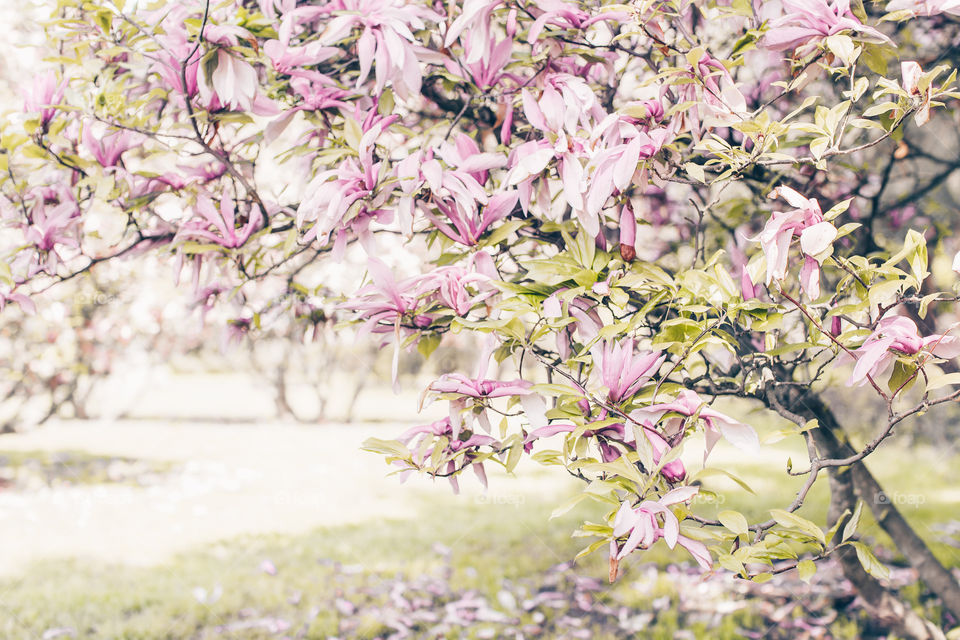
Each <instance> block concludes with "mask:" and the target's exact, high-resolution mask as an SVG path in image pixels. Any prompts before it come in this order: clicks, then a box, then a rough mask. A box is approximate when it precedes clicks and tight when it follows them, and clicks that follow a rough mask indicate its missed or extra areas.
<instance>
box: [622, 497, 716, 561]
mask: <svg viewBox="0 0 960 640" xmlns="http://www.w3.org/2000/svg"><path fill="white" fill-rule="evenodd" d="M698 491H699V488H698V487H677V488H676V489H673V490H672V491H670V492H668V493H667V494H665V495H664V496H663V497H661V498H660V499H659V500H657V501H652V500H644V501H643V502H641V503H640V504H639V505H637V506H636V507H633V506H631V505H630V503H628V502H624V503H622V504H621V505H620V509H619V510H618V511H617V515H616V517H615V518H614V520H613V537H614V539H613V540H611V542H610V560H611V572H610V577H611V579H615V578H616V566H617V563H618V562H619V561H620V560H622V559H623V558H625V557H626V556H627V555H629V554H630V553H631V552H632V551H633V550H634V549H638V548H640V549H649V548H650V546H651V545H653V543H654V542H656V541H657V540H659V539H660V538H663V540H664V542H666V543H667V546H668V547H669V548H671V549H673V548H674V547H676V546H677V545H678V544H679V545H680V546H681V547H683V548H684V549H686V550H687V551H689V552H690V555H692V556H693V559H694V560H696V561H697V564H699V565H700V566H701V567H703V568H704V569H709V568H710V567H711V566H713V563H712V561H711V559H710V553H709V552H708V551H707V547H706V546H705V545H704V544H703V543H702V542H698V541H696V540H691V539H690V538H687V537H686V536H682V535H680V521H679V520H677V516H675V515H674V514H673V512H672V511H671V510H670V509H669V507H670V506H671V505H674V504H680V503H683V502H689V501H690V499H691V498H693V496H695V495H696V494H697V492H698ZM623 536H627V539H626V541H625V542H624V543H623V545H622V546H621V545H620V544H619V543H618V542H617V539H618V538H622V537H623Z"/></svg>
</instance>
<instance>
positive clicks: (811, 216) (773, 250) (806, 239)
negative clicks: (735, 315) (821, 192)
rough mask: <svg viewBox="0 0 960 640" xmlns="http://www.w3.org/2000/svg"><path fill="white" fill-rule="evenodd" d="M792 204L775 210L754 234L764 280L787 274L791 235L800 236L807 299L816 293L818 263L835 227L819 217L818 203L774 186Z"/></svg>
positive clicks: (802, 274)
mask: <svg viewBox="0 0 960 640" xmlns="http://www.w3.org/2000/svg"><path fill="white" fill-rule="evenodd" d="M774 195H778V196H780V197H782V198H783V199H784V200H786V201H787V202H788V203H789V204H790V205H792V206H794V207H796V208H795V209H794V210H793V211H786V212H783V211H775V212H774V213H773V215H772V216H771V217H770V220H768V221H767V224H766V225H765V226H764V227H763V231H762V232H761V233H760V235H759V236H758V238H759V240H760V246H761V247H762V249H763V253H764V255H765V256H766V258H767V280H766V284H767V285H769V284H770V283H771V282H772V281H773V280H777V281H780V280H783V279H784V278H786V277H787V259H788V257H789V252H790V244H791V243H792V242H793V238H794V236H800V250H801V252H802V253H803V255H804V264H803V269H802V270H801V274H800V287H801V288H802V289H803V291H804V292H806V294H807V295H808V296H810V298H817V297H819V296H820V264H821V261H822V260H823V256H822V254H823V253H824V252H826V251H827V250H828V249H829V248H830V247H831V245H832V244H833V241H834V240H835V239H836V237H837V229H836V227H834V226H833V224H832V223H830V222H827V221H825V220H824V219H823V213H821V211H820V203H819V202H817V201H816V200H815V199H813V198H805V197H803V196H802V195H800V194H799V193H797V192H796V191H794V190H793V189H791V188H790V187H778V188H777V189H776V190H775V191H774Z"/></svg>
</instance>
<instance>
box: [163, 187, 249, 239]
mask: <svg viewBox="0 0 960 640" xmlns="http://www.w3.org/2000/svg"><path fill="white" fill-rule="evenodd" d="M195 210H196V212H197V213H198V214H199V218H193V219H191V220H188V221H187V222H185V223H184V224H183V225H181V227H180V229H179V231H177V237H178V238H181V239H190V240H199V241H201V242H202V241H206V242H212V243H214V244H218V245H220V246H222V247H226V248H228V249H237V248H239V247H242V246H243V245H244V244H246V242H247V240H248V239H249V238H250V236H251V235H252V234H253V232H254V231H256V230H257V229H258V228H259V227H260V224H261V222H262V220H263V218H262V216H261V215H260V213H259V212H255V211H250V212H249V213H248V217H247V221H246V222H245V223H244V224H243V226H242V227H241V228H240V229H239V233H238V229H237V228H236V222H237V220H236V206H235V205H234V202H233V198H230V197H229V196H226V195H224V196H223V198H222V199H221V200H220V209H219V210H217V208H216V206H214V204H213V201H211V200H210V198H209V197H208V196H206V195H203V194H201V195H199V196H197V204H196V208H195ZM210 227H213V231H211V230H210Z"/></svg>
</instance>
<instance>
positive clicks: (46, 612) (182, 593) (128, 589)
mask: <svg viewBox="0 0 960 640" xmlns="http://www.w3.org/2000/svg"><path fill="white" fill-rule="evenodd" d="M5 455H6V454H5ZM901 458H902V456H901V455H899V454H898V453H897V452H896V451H895V450H892V449H889V448H888V449H886V450H881V451H880V452H879V453H878V454H877V455H876V456H874V457H872V458H871V465H870V466H871V468H872V469H873V470H874V471H875V472H876V473H877V475H878V476H879V477H880V478H881V479H882V480H883V481H884V482H885V484H886V485H887V486H888V488H889V492H890V493H894V492H899V493H898V495H904V496H907V495H913V496H916V497H915V498H914V499H913V502H912V503H905V504H901V505H900V506H901V508H903V510H904V513H905V515H906V516H907V517H908V518H909V519H910V521H911V522H912V523H913V524H914V525H915V526H916V527H917V529H918V531H919V533H920V534H921V535H922V536H923V537H925V538H926V539H928V540H931V539H932V538H933V537H934V533H933V531H932V530H931V529H930V528H929V527H930V526H932V525H933V524H934V523H937V522H944V521H948V520H950V519H952V518H953V517H956V514H957V511H956V503H955V497H954V494H953V493H952V490H953V488H954V487H958V486H960V482H958V481H960V466H958V465H956V464H955V463H956V458H950V459H949V460H940V458H939V453H938V452H937V451H936V450H932V449H930V450H919V451H914V452H911V453H910V460H911V463H910V464H905V463H903V462H902V459H901ZM920 470H922V472H921V471H920ZM738 473H739V474H740V475H741V476H742V477H743V478H744V479H745V480H747V481H748V482H750V483H752V484H755V485H757V486H761V485H762V486H763V487H764V490H763V491H759V492H758V493H760V494H761V495H760V496H750V495H749V494H747V493H745V492H739V491H738V492H731V493H729V494H728V495H727V501H726V502H724V503H723V504H722V505H719V506H720V508H725V509H737V510H740V511H742V512H744V513H745V514H747V515H748V517H750V518H752V519H760V518H765V517H766V516H767V513H766V510H767V509H769V508H771V507H782V506H783V505H784V504H788V503H789V501H790V500H791V499H792V496H793V492H795V490H796V487H797V485H798V484H799V482H801V481H802V479H797V478H787V477H786V476H785V474H783V473H782V471H780V472H779V473H776V472H774V471H773V470H772V469H771V468H770V466H769V465H764V464H756V463H753V464H752V463H743V464H740V465H738ZM920 480H922V482H923V488H922V489H919V490H918V489H911V487H914V486H915V485H916V484H917V483H918V481H920ZM764 483H766V484H764ZM824 484H825V482H824ZM911 490H913V491H914V493H913V494H910V493H909V492H910V491H911ZM827 498H828V496H827V493H826V490H825V487H821V488H817V489H815V490H814V491H813V492H812V493H811V496H810V499H809V504H808V505H807V506H805V507H804V514H805V515H806V516H807V517H810V518H813V519H816V520H818V521H821V520H822V518H823V514H824V513H825V510H826V501H827ZM555 506H556V505H555V504H554V503H553V502H547V501H544V500H541V499H537V498H533V497H530V496H527V497H526V498H525V500H524V501H523V502H522V503H521V504H489V503H488V504H478V503H477V501H475V500H472V499H470V498H466V497H462V498H457V497H454V496H449V497H445V498H443V499H439V500H434V501H431V502H429V503H427V502H423V503H422V504H420V505H419V507H418V509H417V513H416V514H415V517H412V518H411V519H409V520H393V521H391V520H384V521H375V522H371V523H368V524H364V525H354V526H338V527H331V528H324V529H318V530H316V531H313V532H311V533H308V534H304V535H297V536H289V535H260V536H248V537H241V538H237V539H233V540H228V541H224V542H222V543H220V544H216V545H212V546H209V547H207V548H204V549H200V550H196V551H194V552H191V553H187V554H184V555H181V556H178V557H177V558H175V559H173V560H172V561H170V562H168V563H166V564H164V565H162V566H159V567H152V568H132V567H128V566H104V565H100V564H97V563H92V562H78V561H56V562H54V561H48V562H44V563H38V564H35V565H33V566H31V567H30V568H29V570H28V571H26V572H25V573H24V574H23V575H21V576H19V577H17V578H15V579H5V580H2V581H0V637H2V638H4V639H10V640H19V639H21V638H23V639H27V638H29V639H31V640H33V639H34V638H41V637H42V635H43V633H44V632H45V631H46V630H49V629H54V628H70V629H73V630H74V631H75V633H76V635H75V636H74V637H76V638H89V639H98V640H99V639H104V638H111V639H112V638H123V639H131V640H133V639H140V638H143V639H147V638H150V639H153V638H177V639H179V638H197V639H204V638H215V637H216V638H220V637H229V638H242V639H244V640H246V639H255V638H268V637H269V638H276V637H302V638H325V637H328V636H331V635H340V624H341V622H342V616H341V615H340V614H339V613H337V611H336V610H335V609H334V608H333V606H332V603H333V601H334V600H335V599H336V598H337V597H340V596H341V595H342V596H345V597H348V598H349V599H350V600H351V601H352V602H353V603H354V604H356V605H357V606H358V607H359V608H360V609H361V610H365V609H366V610H370V611H371V612H372V613H371V614H370V615H369V616H368V617H367V618H366V619H363V620H362V621H361V624H360V626H359V627H358V628H356V629H353V630H352V631H351V633H350V634H348V635H347V636H346V637H377V636H378V635H379V634H380V633H382V632H384V627H383V622H382V620H380V619H379V618H378V616H377V615H376V611H377V608H378V607H380V606H382V605H383V604H384V603H386V602H387V601H388V599H389V594H388V593H386V592H384V590H383V588H382V585H383V581H384V580H386V581H389V580H392V579H394V578H395V577H396V576H398V575H402V576H405V577H406V578H407V579H409V580H414V579H416V578H417V577H422V576H437V577H438V578H442V580H443V581H445V582H446V583H448V584H449V588H450V589H452V590H454V591H456V592H458V593H462V592H465V591H470V590H474V591H476V592H478V593H480V594H482V595H483V596H484V597H486V598H487V599H489V600H490V601H491V602H493V603H496V601H497V600H496V598H497V595H498V593H499V592H500V591H501V590H502V589H503V588H504V585H505V584H514V585H517V584H520V585H524V586H523V589H525V590H527V591H528V592H530V593H535V592H536V590H537V588H538V585H539V580H540V579H541V576H542V575H544V573H545V572H546V571H547V570H548V569H549V568H550V567H551V566H553V565H556V564H558V563H562V562H567V561H569V560H571V559H572V558H573V557H574V555H575V554H576V553H577V551H579V550H580V548H582V547H583V546H585V544H586V542H588V541H585V540H583V539H574V538H571V536H570V533H571V532H572V531H573V530H574V529H575V528H576V527H577V526H578V525H579V523H580V522H581V521H582V520H583V519H593V520H597V519H598V518H600V517H601V516H602V512H601V511H599V510H598V509H597V508H596V507H595V506H592V505H589V504H581V505H580V506H578V507H577V508H575V509H573V510H571V511H570V512H568V513H566V514H564V515H563V516H560V517H558V518H556V519H553V520H550V519H549V516H550V513H551V511H552V509H553V508H554V507H555ZM264 517H265V518H269V514H264ZM861 529H862V531H864V532H865V533H866V535H867V536H868V537H873V538H876V539H877V540H878V541H880V542H881V543H884V544H887V545H888V546H889V541H888V540H886V539H885V537H884V536H882V535H880V534H879V532H878V529H876V528H875V527H873V526H872V521H871V520H870V518H869V517H865V518H864V524H863V526H862V528H861ZM437 545H443V547H446V548H447V549H449V559H446V558H445V557H444V554H443V553H442V550H440V549H438V546H437ZM934 548H935V550H936V552H937V553H938V555H939V556H940V557H941V559H942V560H943V561H944V562H945V563H946V564H948V565H950V566H960V555H958V550H957V549H956V548H953V547H950V546H948V545H946V544H940V543H935V544H934ZM636 556H637V557H636V558H635V559H634V558H633V557H631V559H630V560H629V561H627V562H625V574H624V575H623V577H622V578H621V579H620V580H619V581H618V583H617V584H616V585H615V586H614V587H613V588H612V589H611V590H610V591H609V592H607V593H605V594H604V595H603V599H604V601H606V602H609V603H615V604H618V605H625V606H628V607H630V608H631V609H632V610H635V611H637V612H644V611H652V610H653V609H654V602H655V601H657V599H658V598H664V597H666V598H668V599H670V602H671V603H673V602H675V601H676V598H677V596H678V594H677V587H676V586H675V585H674V584H673V583H672V582H671V580H670V579H668V578H667V577H665V576H663V577H660V578H657V579H656V580H655V581H654V582H653V583H652V584H647V586H646V587H644V588H642V589H640V588H638V587H637V584H638V583H637V579H638V576H642V575H643V574H644V569H645V564H646V563H650V562H654V563H658V564H661V565H662V564H665V563H668V562H678V561H679V562H682V561H685V560H686V558H685V557H684V556H683V554H682V553H681V554H673V553H671V552H669V551H668V550H667V549H666V548H665V547H663V545H662V543H659V544H658V545H657V546H655V547H654V548H653V549H651V550H650V551H647V552H644V553H642V554H636ZM265 560H269V561H271V562H272V563H273V564H274V565H275V566H276V569H277V574H276V575H268V574H267V573H266V572H265V571H263V570H262V568H261V564H262V563H263V562H264V561H265ZM577 572H579V573H580V574H581V575H586V576H593V577H595V578H597V579H598V580H601V581H604V580H605V579H606V574H607V564H606V557H605V554H604V553H603V552H602V551H601V552H599V553H597V554H594V555H593V556H590V557H588V558H586V559H584V560H583V561H581V562H580V566H579V567H578V569H577ZM217 585H219V587H220V588H221V589H222V593H221V594H220V595H219V597H218V598H216V599H213V598H210V599H209V600H208V601H206V602H201V601H199V600H198V598H197V597H196V595H195V590H197V589H198V588H199V589H204V590H206V591H207V592H208V593H210V592H212V591H213V590H214V589H215V588H216V587H217ZM914 591H916V593H909V594H908V595H909V596H910V598H911V600H914V601H917V600H919V598H920V593H919V591H918V590H914ZM441 600H442V599H441ZM442 604H443V602H442V601H441V602H439V604H438V608H439V609H442ZM267 617H276V618H283V619H285V620H288V621H290V622H291V623H292V624H293V627H292V628H291V629H289V630H288V631H287V632H286V635H285V636H284V634H279V635H277V634H274V633H272V632H270V631H267V630H263V629H247V630H236V631H233V632H231V633H220V632H218V631H217V629H218V628H219V627H221V626H222V625H226V624H229V623H237V622H239V621H243V620H258V619H261V618H267ZM521 622H522V623H530V622H531V621H530V620H529V619H527V618H525V619H524V620H522V621H521ZM651 624H652V626H651V627H650V628H648V629H646V630H645V631H644V635H643V637H650V638H672V637H674V634H675V633H676V631H677V630H678V629H680V628H683V629H685V630H688V631H691V632H693V633H694V635H695V637H703V638H725V637H727V638H738V637H742V635H741V633H740V631H739V630H740V629H741V628H742V627H749V628H757V627H758V626H759V627H760V628H762V626H761V625H762V622H761V621H760V620H759V618H758V617H757V615H756V614H755V613H754V612H752V611H751V610H750V609H746V610H740V611H737V612H735V613H733V614H730V615H728V616H726V617H725V618H724V619H723V621H722V622H721V623H720V625H719V626H717V627H712V628H711V627H708V626H707V624H706V623H704V622H690V621H689V620H685V619H681V618H680V617H679V616H678V614H677V612H676V611H675V610H673V609H672V607H666V608H665V609H664V608H661V609H660V610H659V611H658V613H657V615H656V617H655V619H654V620H653V621H652V622H651ZM483 629H484V626H483V625H482V624H480V625H477V626H476V627H470V628H469V629H464V630H463V637H471V634H478V633H480V632H481V631H482V630H483ZM831 630H832V633H833V634H834V635H835V637H856V636H857V631H856V624H855V621H851V620H849V619H845V618H840V619H839V620H838V621H837V622H836V623H834V625H833V626H832V627H831ZM455 637H459V636H455ZM548 637H549V636H548ZM592 637H596V638H604V637H611V638H613V637H617V636H616V634H611V633H610V632H609V631H608V630H607V629H605V628H598V629H596V633H595V634H594V635H593V636H592ZM621 637H622V634H621Z"/></svg>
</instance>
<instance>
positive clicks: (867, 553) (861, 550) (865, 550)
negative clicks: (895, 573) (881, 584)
mask: <svg viewBox="0 0 960 640" xmlns="http://www.w3.org/2000/svg"><path fill="white" fill-rule="evenodd" d="M846 544H852V545H853V548H854V549H856V550H857V559H858V560H860V564H861V565H862V566H863V570H864V571H866V572H867V573H869V574H870V575H872V576H873V577H874V578H877V579H879V580H886V579H887V578H889V577H890V569H889V568H887V567H886V565H884V564H882V563H881V562H880V561H879V560H877V557H876V556H875V555H873V551H871V550H870V547H868V546H867V545H865V544H863V543H862V542H855V541H850V542H847V543H846Z"/></svg>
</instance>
